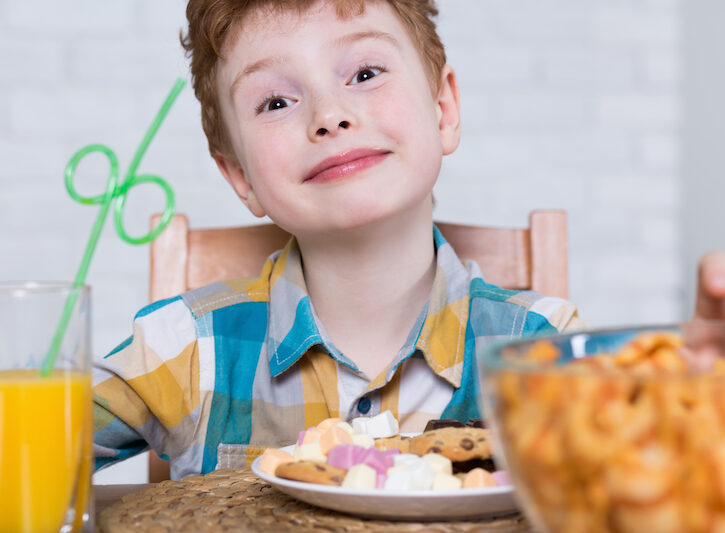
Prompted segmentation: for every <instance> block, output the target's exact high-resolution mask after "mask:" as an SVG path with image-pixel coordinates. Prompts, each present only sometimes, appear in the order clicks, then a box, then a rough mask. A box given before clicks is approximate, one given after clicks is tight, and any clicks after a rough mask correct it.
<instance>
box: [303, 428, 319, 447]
mask: <svg viewBox="0 0 725 533" xmlns="http://www.w3.org/2000/svg"><path fill="white" fill-rule="evenodd" d="M320 439H322V431H320V430H319V429H317V428H310V429H308V430H307V431H305V434H304V436H303V437H302V444H309V443H311V442H314V441H316V440H320Z"/></svg>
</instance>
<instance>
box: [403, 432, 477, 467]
mask: <svg viewBox="0 0 725 533" xmlns="http://www.w3.org/2000/svg"><path fill="white" fill-rule="evenodd" d="M410 453H414V454H416V455H420V456H423V455H425V454H427V453H439V454H441V455H443V456H444V457H448V459H450V460H451V461H470V460H471V459H489V458H490V457H491V447H490V446H489V442H488V430H486V429H480V428H473V427H458V428H454V427H448V428H442V429H434V430H432V431H426V432H424V433H421V434H420V435H418V436H417V437H413V438H412V439H411V440H410Z"/></svg>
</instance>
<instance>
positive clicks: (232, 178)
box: [214, 154, 267, 217]
mask: <svg viewBox="0 0 725 533" xmlns="http://www.w3.org/2000/svg"><path fill="white" fill-rule="evenodd" d="M214 161H216V164H217V166H218V167H219V170H220V171H221V173H222V175H223V176H224V179H226V180H227V181H228V182H229V185H231V186H232V189H234V191H235V192H236V193H237V196H239V198H241V199H242V202H243V203H244V205H246V206H247V209H249V210H250V211H251V212H252V214H253V215H254V216H256V217H263V216H264V215H266V214H267V213H266V212H265V211H264V208H263V207H262V206H261V205H260V203H259V201H258V200H257V196H256V195H255V194H254V190H253V189H252V185H251V184H250V183H249V181H247V178H246V176H245V175H244V170H243V169H242V167H240V166H239V164H237V163H236V162H233V161H231V160H229V159H228V158H226V157H224V156H223V155H220V154H215V155H214Z"/></svg>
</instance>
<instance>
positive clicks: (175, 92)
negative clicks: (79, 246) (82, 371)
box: [41, 78, 186, 377]
mask: <svg viewBox="0 0 725 533" xmlns="http://www.w3.org/2000/svg"><path fill="white" fill-rule="evenodd" d="M185 83H186V82H185V81H184V80H183V79H181V78H179V79H177V80H176V83H174V86H173V87H172V88H171V91H170V92H169V94H168V96H167V97H166V100H164V103H163V104H162V106H161V109H159V111H158V113H156V117H155V118H154V120H153V122H152V123H151V125H150V126H149V128H148V130H147V131H146V135H144V138H143V140H142V141H141V144H140V145H139V147H138V148H137V149H136V153H135V154H134V156H133V159H132V160H131V164H130V165H129V167H128V171H127V172H126V176H125V178H124V180H123V182H122V183H121V185H120V186H117V183H118V157H116V154H115V153H114V152H113V150H111V149H110V148H109V147H108V146H106V145H103V144H89V145H88V146H84V147H83V148H81V149H80V150H78V151H77V152H76V153H75V154H74V155H73V157H71V159H70V161H69V162H68V165H66V168H65V187H66V190H67V191H68V194H70V196H71V198H73V200H75V201H76V202H79V203H81V204H85V205H100V206H101V208H100V210H99V211H98V216H97V217H96V221H95V223H94V224H93V228H92V229H91V235H90V237H89V239H88V244H86V250H85V252H84V253H83V258H82V259H81V264H80V267H79V268H78V272H77V273H76V277H75V280H74V281H73V288H74V289H75V290H73V291H72V292H71V293H70V294H69V295H68V298H67V299H66V301H65V306H64V307H63V313H62V315H61V318H60V322H59V323H58V327H57V328H56V331H55V334H54V335H53V340H52V342H51V344H50V349H49V350H48V353H47V354H46V356H45V359H44V361H43V366H42V368H41V376H43V377H47V376H49V375H50V374H51V372H52V371H53V368H54V366H55V360H56V358H57V357H58V352H59V350H60V345H61V343H62V342H63V337H64V336H65V332H66V330H67V328H68V324H69V322H70V318H71V313H72V311H73V308H74V307H75V305H76V303H77V301H78V294H79V293H80V290H79V289H80V288H81V287H83V285H84V284H85V279H86V274H87V273H88V268H89V266H90V264H91V259H92V258H93V253H94V252H95V250H96V245H97V244H98V239H99V238H100V236H101V231H102V230H103V224H104V223H105V221H106V215H108V210H109V209H110V207H111V204H112V203H113V204H114V208H113V209H114V217H113V221H114V226H115V228H116V233H118V235H119V236H120V237H121V239H123V240H124V241H126V242H127V243H129V244H145V243H147V242H151V241H153V240H154V239H155V238H156V237H158V235H159V234H160V233H161V232H162V231H163V230H164V228H166V226H167V225H168V224H169V222H170V221H171V217H173V216H174V209H175V202H174V191H173V189H172V188H171V186H170V185H169V184H168V183H167V182H166V181H165V180H164V179H162V178H160V177H159V176H154V175H151V174H144V175H140V176H137V175H136V169H138V166H139V164H140V163H141V159H142V158H143V156H144V154H145V153H146V150H147V149H148V147H149V144H150V143H151V140H152V139H153V138H154V136H155V135H156V132H157V131H158V129H159V127H160V126H161V123H162V122H163V121H164V119H165V118H166V115H167V114H168V112H169V109H171V106H172V105H173V103H174V101H175V100H176V98H177V96H179V93H180V92H181V90H182V89H183V88H184V84H185ZM93 152H100V153H102V154H104V155H105V156H106V157H107V158H108V162H109V165H110V173H109V176H108V181H107V182H106V191H105V192H104V193H103V194H100V195H98V196H92V197H84V196H81V195H80V194H78V192H77V191H76V189H75V187H74V186H73V177H74V175H75V171H76V167H77V166H78V164H79V163H80V161H81V160H82V159H83V158H84V157H85V156H86V155H88V154H90V153H93ZM142 183H155V184H157V185H159V186H160V187H161V189H162V190H163V192H164V194H165V196H166V207H165V208H164V212H163V215H162V216H161V222H160V223H159V224H158V226H156V227H155V228H154V229H152V230H151V231H149V233H147V234H146V235H143V236H141V237H131V236H130V235H128V233H126V230H125V229H124V227H123V208H124V206H125V205H126V195H127V194H128V192H129V191H130V190H131V188H133V187H135V186H136V185H140V184H142Z"/></svg>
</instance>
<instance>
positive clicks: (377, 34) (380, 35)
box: [229, 31, 400, 93]
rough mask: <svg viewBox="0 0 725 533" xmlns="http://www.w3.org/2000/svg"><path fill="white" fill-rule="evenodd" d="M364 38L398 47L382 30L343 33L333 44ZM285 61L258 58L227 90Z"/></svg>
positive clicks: (273, 57) (230, 90) (276, 57)
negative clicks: (250, 76) (379, 40)
mask: <svg viewBox="0 0 725 533" xmlns="http://www.w3.org/2000/svg"><path fill="white" fill-rule="evenodd" d="M365 39H382V40H384V41H388V42H389V43H390V44H392V45H393V46H395V47H396V48H398V49H400V43H399V42H398V40H397V39H396V38H395V37H393V36H392V35H391V34H389V33H385V32H382V31H358V32H354V33H348V34H347V35H343V36H342V37H340V38H338V39H335V41H334V43H333V45H334V46H344V45H349V44H353V43H356V42H358V41H362V40H365ZM286 62H287V57H285V56H271V57H265V58H264V59H260V60H259V61H255V62H254V63H252V64H251V65H249V66H247V67H245V68H244V69H243V70H241V71H240V72H239V73H237V75H236V76H235V77H234V80H233V81H232V85H231V87H230V88H229V92H230V93H234V91H235V89H236V87H237V85H239V83H240V82H241V81H242V79H243V78H245V77H247V76H249V75H250V74H254V73H255V72H259V71H261V70H265V69H267V68H269V67H271V66H273V65H281V64H283V63H286Z"/></svg>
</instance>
